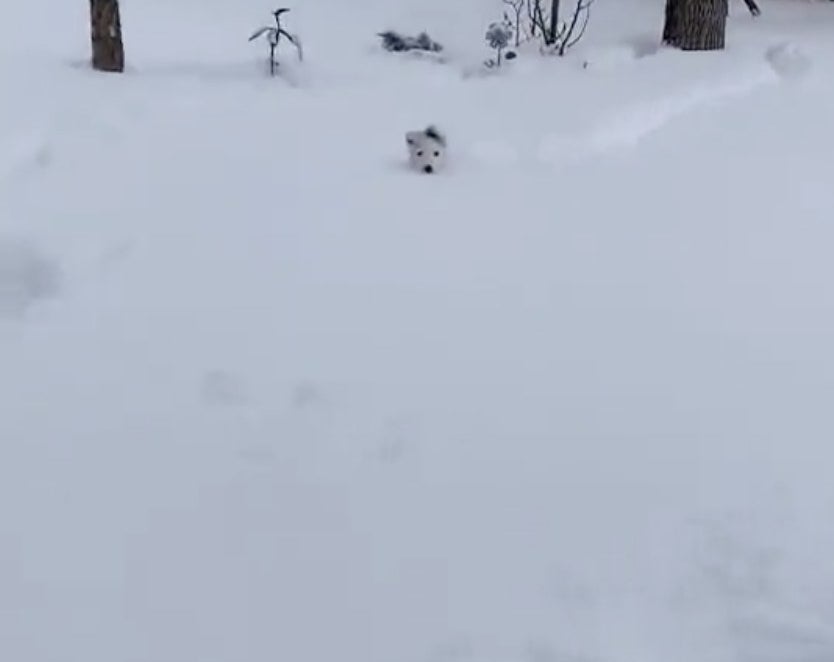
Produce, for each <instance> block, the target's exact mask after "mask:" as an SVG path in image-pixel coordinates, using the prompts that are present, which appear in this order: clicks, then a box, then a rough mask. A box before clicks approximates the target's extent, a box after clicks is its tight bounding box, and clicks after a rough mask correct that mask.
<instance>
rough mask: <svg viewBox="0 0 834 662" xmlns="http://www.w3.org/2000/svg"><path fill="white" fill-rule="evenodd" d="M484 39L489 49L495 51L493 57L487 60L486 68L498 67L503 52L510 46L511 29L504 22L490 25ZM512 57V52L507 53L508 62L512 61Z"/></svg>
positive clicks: (513, 55)
mask: <svg viewBox="0 0 834 662" xmlns="http://www.w3.org/2000/svg"><path fill="white" fill-rule="evenodd" d="M485 38H486V42H487V44H488V45H489V47H490V48H491V49H492V50H494V51H495V57H494V58H493V59H490V60H487V62H486V66H488V67H500V66H501V62H502V57H503V55H504V50H505V49H506V48H507V46H509V45H510V41H511V40H512V38H513V30H512V27H511V26H510V25H509V24H508V23H507V22H506V21H504V22H500V23H490V26H489V28H487V31H486V35H485ZM514 57H515V53H514V52H513V51H510V52H508V53H507V55H506V59H508V60H512V59H513V58H514Z"/></svg>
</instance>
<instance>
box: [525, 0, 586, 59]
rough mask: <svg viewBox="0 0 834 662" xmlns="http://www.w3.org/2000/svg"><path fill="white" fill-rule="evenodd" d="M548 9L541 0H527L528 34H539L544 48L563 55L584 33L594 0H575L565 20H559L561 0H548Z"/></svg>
mask: <svg viewBox="0 0 834 662" xmlns="http://www.w3.org/2000/svg"><path fill="white" fill-rule="evenodd" d="M549 2H550V9H549V10H546V9H544V8H543V7H542V0H527V15H528V18H529V21H530V25H531V28H530V35H531V36H532V37H536V36H539V37H540V38H541V40H542V42H543V43H544V46H545V48H546V50H548V51H550V52H553V53H556V54H558V55H564V54H565V53H566V52H567V51H568V49H570V48H571V47H572V46H575V45H576V44H577V43H578V42H579V41H580V40H581V39H582V37H583V36H584V35H585V30H586V29H587V28H588V22H589V20H590V16H591V5H592V4H593V3H594V0H575V1H574V5H573V9H572V10H571V13H570V16H569V18H568V20H567V21H561V20H560V16H559V12H560V11H561V0H549Z"/></svg>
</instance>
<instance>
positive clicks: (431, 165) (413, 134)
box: [405, 126, 446, 175]
mask: <svg viewBox="0 0 834 662" xmlns="http://www.w3.org/2000/svg"><path fill="white" fill-rule="evenodd" d="M405 144H406V146H407V147H408V163H409V165H410V166H411V167H412V168H413V169H414V170H416V171H417V172H422V173H425V174H427V175H431V174H433V173H436V172H438V171H439V170H441V169H442V168H443V166H444V165H445V163H446V137H445V136H444V135H443V134H442V133H441V132H440V130H439V129H438V128H437V127H436V126H428V127H426V128H425V129H423V130H422V131H409V132H408V133H406V134H405Z"/></svg>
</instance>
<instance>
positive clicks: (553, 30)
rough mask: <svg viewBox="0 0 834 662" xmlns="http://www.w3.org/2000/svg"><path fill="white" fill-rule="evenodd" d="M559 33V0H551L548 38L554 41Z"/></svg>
mask: <svg viewBox="0 0 834 662" xmlns="http://www.w3.org/2000/svg"><path fill="white" fill-rule="evenodd" d="M558 34H559V0H552V1H551V3H550V39H551V42H552V43H555V42H556V36H557V35H558Z"/></svg>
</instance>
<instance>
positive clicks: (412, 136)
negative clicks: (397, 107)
mask: <svg viewBox="0 0 834 662" xmlns="http://www.w3.org/2000/svg"><path fill="white" fill-rule="evenodd" d="M419 136H420V132H419V131H409V132H408V133H406V134H405V144H406V145H408V146H409V147H414V145H416V144H417V142H418V139H419Z"/></svg>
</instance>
